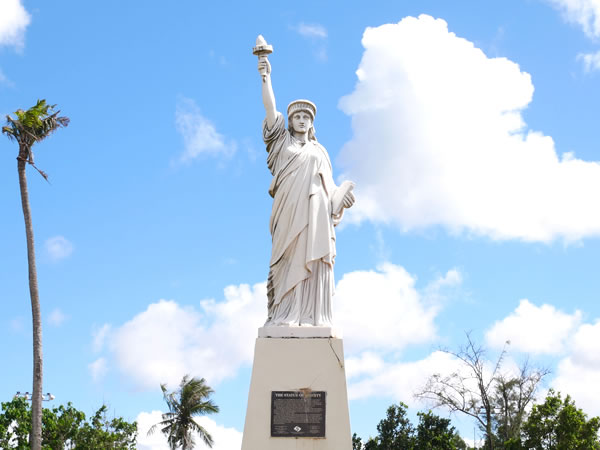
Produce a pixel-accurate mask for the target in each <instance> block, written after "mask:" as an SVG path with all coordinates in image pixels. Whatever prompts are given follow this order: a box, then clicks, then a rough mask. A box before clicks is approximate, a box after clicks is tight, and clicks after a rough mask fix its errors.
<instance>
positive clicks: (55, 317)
mask: <svg viewBox="0 0 600 450" xmlns="http://www.w3.org/2000/svg"><path fill="white" fill-rule="evenodd" d="M66 319H67V316H65V315H64V313H63V312H62V311H61V310H60V309H58V308H56V309H54V310H52V312H51V313H50V315H49V316H48V323H49V324H50V325H53V326H55V327H59V326H61V325H62V324H63V322H64V321H65V320H66Z"/></svg>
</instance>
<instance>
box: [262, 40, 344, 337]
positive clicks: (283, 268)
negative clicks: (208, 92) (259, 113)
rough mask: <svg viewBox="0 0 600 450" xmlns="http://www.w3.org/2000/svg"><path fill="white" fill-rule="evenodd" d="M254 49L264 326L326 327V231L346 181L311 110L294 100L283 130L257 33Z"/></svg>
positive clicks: (329, 234)
mask: <svg viewBox="0 0 600 450" xmlns="http://www.w3.org/2000/svg"><path fill="white" fill-rule="evenodd" d="M256 45H257V46H256V47H255V48H254V54H256V55H258V58H259V60H258V71H259V73H260V74H261V77H262V98H263V103H264V106H265V111H266V118H265V120H264V123H263V139H264V141H265V144H266V146H267V152H268V157H267V165H268V167H269V170H270V171H271V173H272V174H273V181H272V182H271V186H270V187H269V194H270V195H271V196H272V197H273V210H272V212H271V220H270V228H271V236H272V239H273V249H272V253H271V264H270V270H269V278H268V284H267V295H268V300H269V301H268V318H267V322H266V323H265V327H270V326H320V327H323V326H331V297H332V295H333V289H334V279H333V265H334V262H335V231H334V227H335V226H336V225H337V224H338V223H339V222H340V220H341V219H342V215H343V213H344V208H350V207H351V206H352V205H353V204H354V201H355V198H354V194H353V193H352V189H353V187H354V184H353V183H351V182H349V181H346V182H344V183H342V184H341V185H340V186H336V184H335V183H334V181H333V174H332V170H331V161H330V160H329V155H328V154H327V150H325V147H323V146H322V145H321V144H319V142H318V141H317V139H316V137H315V129H314V127H313V123H314V120H315V116H316V114H317V108H316V106H315V105H314V104H313V103H312V102H310V101H308V100H296V101H293V102H292V103H290V104H289V106H288V108H287V119H288V127H287V128H286V126H285V120H284V117H283V115H282V114H281V113H280V112H278V111H277V108H276V104H275V95H274V94H273V88H272V85H271V64H270V63H269V61H268V59H267V54H269V53H271V52H272V47H271V46H269V45H267V44H266V42H265V41H264V39H263V38H262V36H259V37H258V39H257V42H256Z"/></svg>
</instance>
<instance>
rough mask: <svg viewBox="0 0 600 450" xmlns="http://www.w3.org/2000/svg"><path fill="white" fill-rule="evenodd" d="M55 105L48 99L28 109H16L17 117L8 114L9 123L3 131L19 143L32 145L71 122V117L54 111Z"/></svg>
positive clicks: (39, 101)
mask: <svg viewBox="0 0 600 450" xmlns="http://www.w3.org/2000/svg"><path fill="white" fill-rule="evenodd" d="M55 107H56V105H49V104H47V103H46V100H38V101H37V103H36V104H35V105H34V106H32V107H31V108H29V109H28V110H27V111H23V110H22V109H18V110H17V111H15V115H16V116H17V117H16V119H15V118H13V117H11V116H6V123H7V125H6V126H4V127H2V132H3V133H4V134H6V135H7V136H8V137H9V138H10V139H14V140H16V141H17V142H18V143H19V145H24V146H26V147H31V146H32V145H33V144H34V143H35V142H39V141H41V140H43V139H45V138H46V137H48V136H49V135H50V134H51V133H52V132H53V131H55V130H56V129H58V128H60V127H66V126H67V125H68V124H69V118H68V117H59V116H58V113H59V112H60V111H54V108H55Z"/></svg>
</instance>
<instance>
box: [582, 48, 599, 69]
mask: <svg viewBox="0 0 600 450" xmlns="http://www.w3.org/2000/svg"><path fill="white" fill-rule="evenodd" d="M577 59H578V60H580V61H582V62H583V69H584V70H585V71H586V72H588V73H589V72H593V71H595V70H600V51H597V52H596V53H580V54H579V55H577Z"/></svg>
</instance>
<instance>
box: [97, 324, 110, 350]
mask: <svg viewBox="0 0 600 450" xmlns="http://www.w3.org/2000/svg"><path fill="white" fill-rule="evenodd" d="M110 332H111V326H110V324H108V323H105V324H104V325H102V326H101V327H100V328H98V329H96V330H94V331H93V332H92V336H93V340H92V348H93V350H94V352H96V353H98V352H100V351H102V349H103V348H104V343H105V342H106V340H107V338H108V336H109V335H110Z"/></svg>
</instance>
